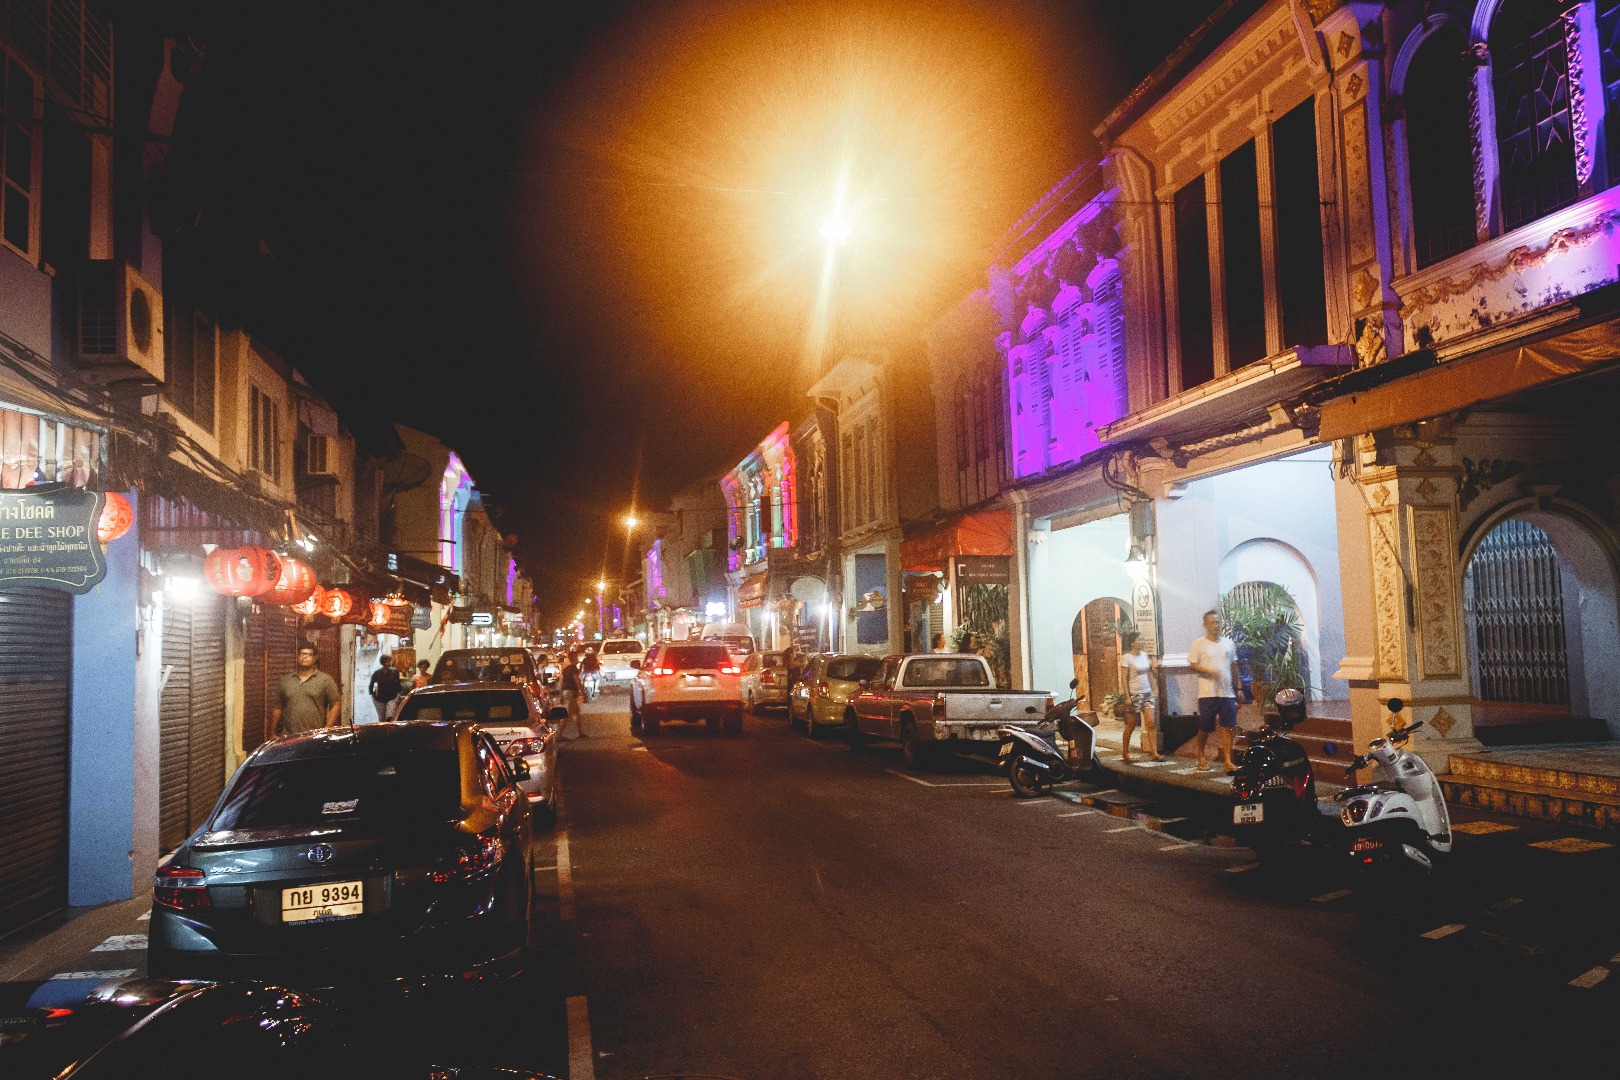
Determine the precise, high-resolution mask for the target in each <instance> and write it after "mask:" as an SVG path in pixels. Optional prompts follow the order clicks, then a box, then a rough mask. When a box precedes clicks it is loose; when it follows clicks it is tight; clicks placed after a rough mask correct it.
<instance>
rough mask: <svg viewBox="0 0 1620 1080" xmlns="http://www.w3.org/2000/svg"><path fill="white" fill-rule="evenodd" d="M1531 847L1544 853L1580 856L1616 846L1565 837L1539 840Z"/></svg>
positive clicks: (1574, 837) (1576, 837)
mask: <svg viewBox="0 0 1620 1080" xmlns="http://www.w3.org/2000/svg"><path fill="white" fill-rule="evenodd" d="M1530 846H1531V847H1534V848H1541V849H1542V850H1543V851H1557V852H1560V853H1562V854H1564V855H1578V854H1580V853H1581V852H1583V851H1601V850H1603V849H1604V848H1606V847H1613V846H1614V845H1613V844H1605V843H1602V842H1600V841H1597V840H1582V839H1581V838H1580V837H1578V836H1565V837H1561V838H1560V839H1557V840H1537V841H1536V842H1535V843H1533V844H1531V845H1530Z"/></svg>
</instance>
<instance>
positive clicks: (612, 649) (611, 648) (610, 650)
mask: <svg viewBox="0 0 1620 1080" xmlns="http://www.w3.org/2000/svg"><path fill="white" fill-rule="evenodd" d="M641 651H642V650H641V642H639V641H604V642H602V655H603V656H616V655H620V654H623V653H640V652H641Z"/></svg>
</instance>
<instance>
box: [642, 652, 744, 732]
mask: <svg viewBox="0 0 1620 1080" xmlns="http://www.w3.org/2000/svg"><path fill="white" fill-rule="evenodd" d="M742 713H743V702H742V667H741V666H740V665H739V664H738V662H737V661H736V659H735V658H733V657H732V655H731V652H730V650H728V649H727V648H726V647H725V646H724V645H721V644H719V643H717V642H706V643H692V642H661V643H659V644H657V645H654V646H653V647H652V648H651V649H649V650H647V655H646V657H645V658H644V659H643V660H642V661H641V664H640V666H639V667H638V668H637V669H636V677H635V680H634V681H633V682H632V683H631V684H630V730H631V731H633V732H635V733H636V734H638V735H656V734H657V733H658V728H659V725H661V724H663V723H666V722H667V721H670V720H688V721H690V720H703V721H705V722H706V723H707V724H708V726H709V730H710V731H711V732H714V731H719V730H722V729H723V730H724V731H725V733H726V734H727V735H740V734H742Z"/></svg>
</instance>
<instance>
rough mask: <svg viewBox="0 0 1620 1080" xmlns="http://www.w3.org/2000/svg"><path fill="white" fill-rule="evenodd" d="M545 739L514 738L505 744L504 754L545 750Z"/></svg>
mask: <svg viewBox="0 0 1620 1080" xmlns="http://www.w3.org/2000/svg"><path fill="white" fill-rule="evenodd" d="M545 748H546V740H545V739H514V740H513V741H512V742H509V743H507V744H506V756H507V757H511V756H513V755H515V754H516V755H521V754H538V753H541V752H543V751H544V750H545Z"/></svg>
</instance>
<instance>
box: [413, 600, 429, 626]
mask: <svg viewBox="0 0 1620 1080" xmlns="http://www.w3.org/2000/svg"><path fill="white" fill-rule="evenodd" d="M411 629H412V630H431V629H433V609H432V608H430V607H423V606H422V605H421V604H417V605H416V606H415V607H413V608H412V609H411Z"/></svg>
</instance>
